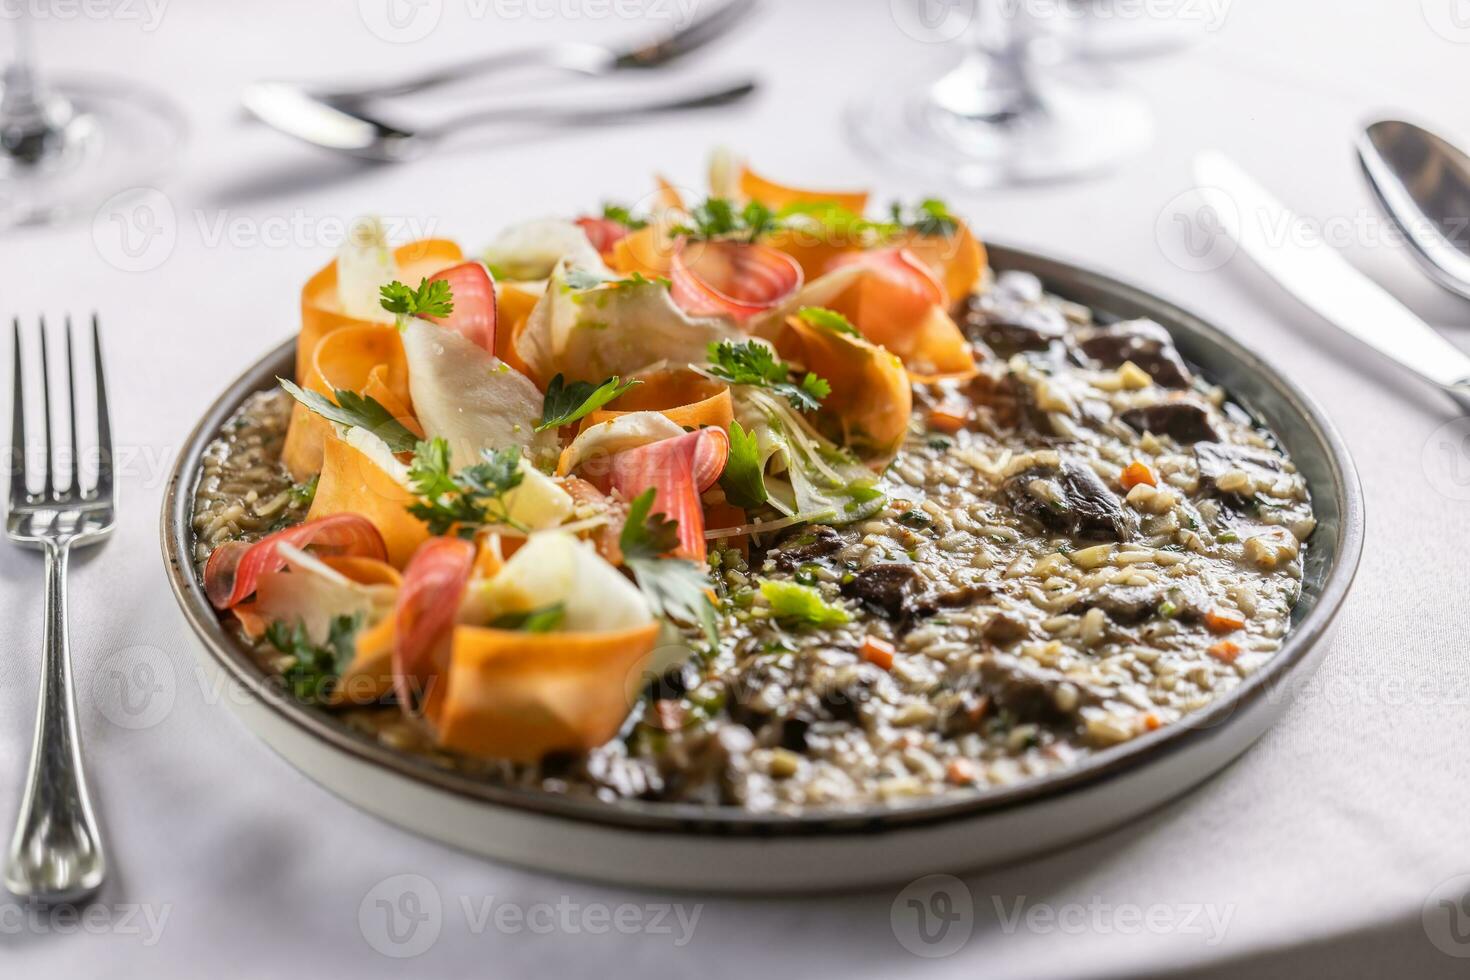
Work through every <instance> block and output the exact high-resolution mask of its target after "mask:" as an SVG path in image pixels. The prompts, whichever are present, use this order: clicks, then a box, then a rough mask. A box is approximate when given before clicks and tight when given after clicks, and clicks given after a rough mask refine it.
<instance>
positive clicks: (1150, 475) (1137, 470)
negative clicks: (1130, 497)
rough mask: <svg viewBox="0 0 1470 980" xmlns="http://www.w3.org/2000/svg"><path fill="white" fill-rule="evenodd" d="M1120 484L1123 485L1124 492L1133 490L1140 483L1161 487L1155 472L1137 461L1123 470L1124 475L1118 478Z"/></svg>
mask: <svg viewBox="0 0 1470 980" xmlns="http://www.w3.org/2000/svg"><path fill="white" fill-rule="evenodd" d="M1118 482H1119V483H1121V484H1123V489H1124V490H1132V489H1133V488H1134V487H1136V486H1138V485H1139V484H1140V483H1147V484H1148V485H1149V486H1151V487H1156V486H1158V485H1159V483H1158V480H1157V479H1155V478H1154V471H1153V470H1151V469H1149V468H1148V466H1147V465H1145V464H1144V463H1141V462H1139V461H1138V460H1136V459H1135V460H1134V461H1133V462H1131V463H1129V464H1128V465H1127V466H1126V467H1125V468H1124V469H1123V475H1122V476H1120V477H1118Z"/></svg>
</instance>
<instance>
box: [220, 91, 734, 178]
mask: <svg viewBox="0 0 1470 980" xmlns="http://www.w3.org/2000/svg"><path fill="white" fill-rule="evenodd" d="M755 89H756V84H755V82H753V81H750V80H745V81H740V82H736V83H734V84H731V85H727V86H725V87H723V88H716V89H711V90H708V91H704V92H698V93H695V94H693V95H687V96H682V97H680V98H677V99H664V100H658V101H653V102H639V103H630V104H626V105H617V104H606V103H604V104H601V105H587V104H584V105H561V106H555V105H510V106H501V107H497V108H493V109H482V110H479V111H477V112H470V113H465V114H463V115H459V116H455V117H454V118H452V119H448V120H446V121H444V122H440V123H435V124H433V125H431V126H426V127H423V128H418V129H410V128H407V127H404V126H399V125H395V124H393V123H390V122H387V121H385V120H384V119H382V118H380V117H378V116H375V115H373V114H372V113H370V112H369V111H368V109H367V108H366V107H365V106H359V105H352V106H349V105H343V104H332V103H328V102H324V101H322V100H321V99H319V98H316V97H315V96H313V95H310V94H309V93H307V92H304V91H302V90H301V89H299V88H297V87H296V86H294V85H287V84H283V83H278V82H257V83H255V84H253V85H251V86H249V87H248V88H247V89H246V90H245V94H244V96H243V99H244V102H245V108H247V109H249V110H250V112H251V113H252V114H254V115H255V116H256V118H258V119H260V120H261V121H262V122H265V123H267V124H268V125H270V126H272V127H274V128H276V129H278V130H280V131H281V132H283V133H286V134H288V135H290V136H294V137H296V138H297V139H300V140H305V141H306V142H308V143H311V144H312V145H314V146H320V147H323V148H324V149H328V150H336V151H338V152H340V153H347V154H350V155H352V156H356V157H362V158H363V159H367V160H378V161H382V162H386V163H402V162H404V161H407V160H413V159H416V158H418V157H420V156H422V155H423V154H424V153H426V152H428V151H429V150H430V149H432V148H433V147H434V146H435V145H436V144H438V143H440V142H442V141H443V140H444V139H446V138H447V137H449V136H453V135H456V134H458V133H462V132H464V131H466V130H469V129H473V128H476V127H481V126H488V125H492V124H494V123H521V124H528V125H533V126H541V127H546V128H550V127H556V126H578V125H580V126H596V125H603V124H606V123H613V122H620V121H622V120H625V119H632V118H635V117H637V116H648V115H657V114H659V113H665V112H682V111H684V110H688V109H703V108H707V107H710V106H719V105H726V104H728V103H731V102H737V101H739V100H740V99H743V98H745V97H746V96H748V95H750V94H751V93H752V92H754V91H755Z"/></svg>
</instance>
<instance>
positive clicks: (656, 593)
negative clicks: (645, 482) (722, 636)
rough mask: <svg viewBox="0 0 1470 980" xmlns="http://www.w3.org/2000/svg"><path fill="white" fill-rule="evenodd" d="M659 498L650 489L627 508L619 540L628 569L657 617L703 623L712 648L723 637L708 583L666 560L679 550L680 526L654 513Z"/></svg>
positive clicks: (680, 562) (694, 568)
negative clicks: (710, 599) (626, 516)
mask: <svg viewBox="0 0 1470 980" xmlns="http://www.w3.org/2000/svg"><path fill="white" fill-rule="evenodd" d="M656 494H657V491H655V490H654V488H653V487H649V488H648V489H647V490H645V491H643V492H642V493H640V494H639V495H638V496H636V497H634V498H633V501H632V503H630V504H629V505H628V519H627V521H626V522H625V523H624V524H623V532H622V534H621V535H619V537H618V547H619V548H620V549H621V550H622V552H623V564H624V565H626V566H627V567H628V570H629V571H631V572H632V573H633V578H634V580H635V581H637V583H638V588H639V589H641V590H642V592H643V597H644V598H645V599H647V600H648V605H649V607H650V608H652V609H653V613H654V615H656V616H660V617H662V618H664V619H672V620H674V621H676V622H680V623H698V624H699V625H700V626H701V627H702V628H703V630H704V635H705V637H706V638H707V639H708V640H709V642H710V645H711V646H713V645H714V644H715V643H716V642H717V641H718V639H719V633H718V630H717V628H716V626H715V609H714V606H713V605H711V604H710V601H709V596H708V595H707V594H706V590H707V589H709V587H710V584H709V577H708V576H707V575H705V573H704V571H703V570H702V569H701V568H700V567H699V566H698V565H697V564H695V563H694V562H692V561H690V560H688V559H687V558H670V557H665V556H666V555H668V553H669V552H671V551H673V550H674V548H675V547H677V546H678V544H679V525H678V522H676V521H671V520H669V519H668V518H667V517H665V516H664V515H663V513H662V512H660V513H657V514H653V513H650V511H651V510H652V508H653V501H654V497H655V496H656Z"/></svg>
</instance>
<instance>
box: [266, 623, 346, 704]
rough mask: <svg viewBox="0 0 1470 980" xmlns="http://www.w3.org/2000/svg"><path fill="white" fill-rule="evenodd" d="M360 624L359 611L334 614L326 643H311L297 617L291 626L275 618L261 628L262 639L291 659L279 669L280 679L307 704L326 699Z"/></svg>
mask: <svg viewBox="0 0 1470 980" xmlns="http://www.w3.org/2000/svg"><path fill="white" fill-rule="evenodd" d="M361 625H362V615H361V614H358V615H356V616H338V617H336V618H335V619H333V620H332V623H331V626H329V627H328V630H327V640H326V642H325V643H323V644H320V645H318V644H316V643H313V642H311V637H310V636H309V635H307V632H306V624H305V623H304V622H302V621H301V620H297V621H296V625H295V627H290V626H287V625H286V623H285V622H284V621H281V620H277V621H276V622H274V623H271V624H270V625H269V626H267V627H266V628H265V639H266V642H267V643H269V644H270V645H271V646H273V647H275V648H276V649H277V650H279V651H281V652H282V653H284V654H286V655H287V656H289V657H291V658H292V661H291V663H289V664H288V665H286V667H285V668H284V669H283V670H282V671H281V679H282V680H283V681H285V682H286V688H287V689H288V690H289V691H290V692H291V694H292V696H293V697H295V698H296V699H297V700H300V701H305V702H308V703H317V702H320V701H324V700H325V699H326V697H327V695H328V694H330V693H331V691H332V687H333V686H334V685H335V684H336V683H337V678H338V677H340V676H341V675H342V672H343V671H344V670H346V669H347V666H348V664H350V663H352V658H353V656H354V654H355V653H356V645H355V641H356V637H357V629H358V627H359V626H361Z"/></svg>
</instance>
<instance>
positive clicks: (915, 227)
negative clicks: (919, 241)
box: [889, 197, 960, 238]
mask: <svg viewBox="0 0 1470 980" xmlns="http://www.w3.org/2000/svg"><path fill="white" fill-rule="evenodd" d="M889 212H890V213H891V214H892V215H893V223H894V224H896V225H900V226H902V227H904V228H907V229H908V230H910V231H913V232H917V233H918V234H920V235H924V236H925V237H930V238H934V237H943V236H948V235H953V234H954V233H955V231H956V230H957V229H958V228H959V226H960V222H959V219H958V218H956V217H955V216H954V215H953V214H951V213H950V210H949V205H947V204H945V203H944V202H943V201H941V200H939V199H938V198H935V197H930V198H925V199H924V200H922V201H920V202H919V204H918V207H915V208H907V209H906V208H904V207H903V205H901V204H899V203H898V202H897V201H895V202H894V203H893V205H892V207H890V208H889Z"/></svg>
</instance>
